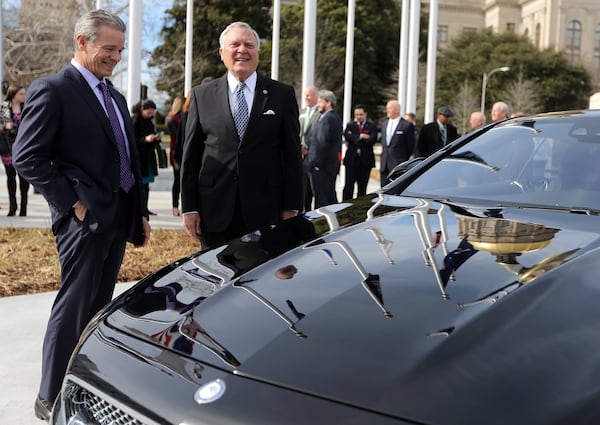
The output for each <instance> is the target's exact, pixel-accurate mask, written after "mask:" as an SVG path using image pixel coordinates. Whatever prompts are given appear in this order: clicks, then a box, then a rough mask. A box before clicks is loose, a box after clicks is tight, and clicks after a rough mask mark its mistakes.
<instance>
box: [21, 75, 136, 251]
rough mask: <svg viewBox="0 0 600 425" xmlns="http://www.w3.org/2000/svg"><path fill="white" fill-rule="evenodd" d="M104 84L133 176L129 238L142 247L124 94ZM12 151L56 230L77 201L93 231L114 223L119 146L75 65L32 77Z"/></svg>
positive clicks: (132, 151)
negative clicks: (121, 128)
mask: <svg viewBox="0 0 600 425" xmlns="http://www.w3.org/2000/svg"><path fill="white" fill-rule="evenodd" d="M108 86H109V90H110V92H111V94H112V96H113V98H114V99H115V101H116V104H117V106H118V108H119V111H120V112H121V116H122V117H123V121H124V123H125V133H126V134H125V138H126V140H127V143H128V145H129V152H130V162H131V170H132V171H133V175H134V178H135V184H134V186H133V188H132V189H131V191H130V192H129V193H130V199H131V206H132V208H131V217H130V220H129V223H130V226H129V237H128V240H129V241H130V242H132V243H134V244H136V245H141V244H142V243H143V241H144V233H143V223H142V217H143V216H144V215H147V212H146V211H145V207H144V206H143V205H145V203H144V202H143V196H144V193H143V186H142V184H141V176H140V170H139V161H138V158H137V153H136V148H135V144H134V136H133V126H132V124H131V119H130V116H129V112H128V109H127V102H126V100H125V98H124V97H123V96H122V95H121V94H120V93H119V92H118V91H117V90H115V89H113V88H112V87H111V86H110V85H108ZM13 149H14V150H13V159H14V165H15V168H16V169H17V171H18V172H19V174H20V175H21V176H23V177H24V178H25V179H26V180H28V181H29V182H30V183H31V184H33V186H34V187H35V188H37V189H38V190H39V191H40V193H41V194H42V195H43V196H44V198H45V199H46V200H47V201H48V205H49V207H50V212H51V216H52V228H53V230H54V231H55V232H56V230H57V229H58V226H60V223H61V222H62V221H63V220H64V219H65V217H67V216H68V214H70V212H71V210H72V207H73V205H75V203H76V202H77V201H78V200H81V202H83V204H84V205H86V207H87V208H88V214H89V215H90V222H94V221H96V222H97V224H98V230H97V232H101V231H102V229H106V228H110V227H111V226H112V225H113V223H114V222H115V215H116V213H117V204H118V203H117V200H118V196H119V190H120V189H119V187H120V177H119V174H120V170H119V168H120V166H119V164H120V162H119V161H120V160H119V150H118V147H117V142H116V140H115V136H114V134H113V131H112V127H111V125H110V121H109V119H108V116H107V115H106V112H105V111H104V108H103V106H102V105H101V104H100V102H99V100H98V98H97V97H96V95H95V94H94V92H93V90H92V89H91V88H90V86H89V85H88V84H87V82H86V81H85V79H84V78H83V76H82V75H81V74H80V73H79V71H78V70H77V69H76V68H75V67H74V66H72V65H69V66H67V67H66V68H65V69H63V70H62V71H61V72H59V73H58V74H55V75H52V76H49V77H45V78H41V79H39V80H36V81H34V82H33V83H32V84H31V86H30V87H29V88H28V89H27V102H26V103H25V108H24V109H23V120H22V122H21V126H20V128H19V133H18V136H17V141H16V142H15V146H14V148H13Z"/></svg>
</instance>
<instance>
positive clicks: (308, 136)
mask: <svg viewBox="0 0 600 425" xmlns="http://www.w3.org/2000/svg"><path fill="white" fill-rule="evenodd" d="M313 108H314V110H313V113H312V115H311V116H310V118H309V120H308V122H307V123H306V125H304V117H305V116H306V113H307V108H304V109H303V110H302V113H301V114H300V117H299V122H300V139H301V141H302V143H303V144H304V145H305V146H306V147H307V148H309V149H310V145H311V143H312V132H311V129H312V128H313V127H314V125H315V123H316V122H317V121H318V120H319V117H320V116H321V113H320V112H319V111H318V110H317V108H316V106H314V107H313ZM302 133H304V137H302V135H303V134H302ZM302 165H303V167H304V172H305V173H308V172H309V171H310V168H309V165H308V155H306V156H304V157H303V158H302Z"/></svg>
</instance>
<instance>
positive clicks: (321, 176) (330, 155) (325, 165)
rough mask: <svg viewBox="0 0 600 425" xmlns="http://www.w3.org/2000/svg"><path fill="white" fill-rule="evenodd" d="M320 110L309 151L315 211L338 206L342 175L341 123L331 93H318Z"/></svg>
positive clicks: (327, 91)
mask: <svg viewBox="0 0 600 425" xmlns="http://www.w3.org/2000/svg"><path fill="white" fill-rule="evenodd" d="M317 97H318V99H317V109H318V110H319V113H320V114H321V115H320V116H319V119H318V120H317V122H316V123H315V124H314V125H313V126H312V128H311V136H310V137H311V145H310V149H309V150H308V169H309V170H310V183H311V185H312V191H313V193H314V195H315V208H319V207H322V206H325V205H330V204H335V203H337V195H336V193H335V179H336V178H337V174H338V172H339V171H340V151H341V150H342V133H343V128H342V119H341V118H340V116H339V115H338V114H337V113H336V112H335V109H334V108H335V102H336V98H335V95H334V94H333V92H331V91H329V90H319V93H318V96H317Z"/></svg>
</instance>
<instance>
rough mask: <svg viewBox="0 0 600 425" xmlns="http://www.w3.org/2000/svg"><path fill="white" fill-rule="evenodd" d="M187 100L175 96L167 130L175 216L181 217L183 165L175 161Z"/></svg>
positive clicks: (168, 117)
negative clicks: (180, 196)
mask: <svg viewBox="0 0 600 425" xmlns="http://www.w3.org/2000/svg"><path fill="white" fill-rule="evenodd" d="M184 102H185V98H184V97H183V96H181V95H178V96H175V99H173V104H172V105H171V110H170V111H169V114H168V115H167V128H168V129H169V162H170V163H171V167H173V186H172V188H171V202H172V206H173V215H174V216H178V215H179V193H180V191H181V182H180V173H179V167H180V166H181V164H180V163H179V162H177V161H175V144H176V140H177V133H178V132H179V127H180V125H181V113H182V109H183V104H184Z"/></svg>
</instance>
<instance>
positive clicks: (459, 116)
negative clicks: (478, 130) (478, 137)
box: [452, 80, 480, 134]
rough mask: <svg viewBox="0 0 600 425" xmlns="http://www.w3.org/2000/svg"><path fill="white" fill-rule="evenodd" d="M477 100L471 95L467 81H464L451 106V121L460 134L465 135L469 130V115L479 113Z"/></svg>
mask: <svg viewBox="0 0 600 425" xmlns="http://www.w3.org/2000/svg"><path fill="white" fill-rule="evenodd" d="M478 100H479V99H478V98H477V96H476V95H474V94H473V90H472V89H471V87H470V85H469V81H468V80H465V82H464V84H463V86H462V88H461V89H460V91H459V92H458V96H457V97H456V100H455V102H454V104H453V105H452V110H453V111H454V118H453V119H452V121H453V124H454V125H455V126H456V128H457V129H458V132H459V133H460V134H465V133H467V132H468V131H469V130H470V126H469V120H470V118H471V113H472V112H473V111H479V108H480V105H479V102H478Z"/></svg>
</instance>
